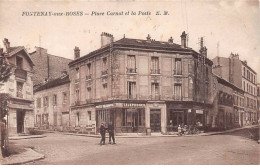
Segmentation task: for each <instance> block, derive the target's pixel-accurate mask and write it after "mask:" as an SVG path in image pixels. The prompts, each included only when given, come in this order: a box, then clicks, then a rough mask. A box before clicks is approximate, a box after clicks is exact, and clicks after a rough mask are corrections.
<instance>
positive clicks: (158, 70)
mask: <svg viewBox="0 0 260 168" xmlns="http://www.w3.org/2000/svg"><path fill="white" fill-rule="evenodd" d="M151 74H160V69H151Z"/></svg>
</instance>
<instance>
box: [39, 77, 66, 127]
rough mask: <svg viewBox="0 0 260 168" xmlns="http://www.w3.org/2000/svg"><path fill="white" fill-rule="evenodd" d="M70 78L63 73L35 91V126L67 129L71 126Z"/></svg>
mask: <svg viewBox="0 0 260 168" xmlns="http://www.w3.org/2000/svg"><path fill="white" fill-rule="evenodd" d="M69 88H70V80H69V76H68V75H66V74H63V75H62V76H61V77H59V78H57V79H55V80H50V81H48V82H46V83H44V84H42V85H41V86H39V87H37V89H35V91H34V115H35V116H34V118H35V120H34V121H35V127H38V128H39V129H49V130H58V131H66V130H68V128H69V124H70V123H69V111H70V93H69Z"/></svg>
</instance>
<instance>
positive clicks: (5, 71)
mask: <svg viewBox="0 0 260 168" xmlns="http://www.w3.org/2000/svg"><path fill="white" fill-rule="evenodd" d="M11 69H12V67H11V66H10V65H9V64H8V62H7V61H6V58H5V56H4V55H3V54H2V55H0V82H6V81H7V80H8V79H9V77H10V76H11Z"/></svg>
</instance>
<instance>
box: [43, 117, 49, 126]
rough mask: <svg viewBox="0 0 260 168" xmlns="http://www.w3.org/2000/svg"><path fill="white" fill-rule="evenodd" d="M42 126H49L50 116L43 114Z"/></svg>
mask: <svg viewBox="0 0 260 168" xmlns="http://www.w3.org/2000/svg"><path fill="white" fill-rule="evenodd" d="M42 124H45V125H48V124H49V114H42Z"/></svg>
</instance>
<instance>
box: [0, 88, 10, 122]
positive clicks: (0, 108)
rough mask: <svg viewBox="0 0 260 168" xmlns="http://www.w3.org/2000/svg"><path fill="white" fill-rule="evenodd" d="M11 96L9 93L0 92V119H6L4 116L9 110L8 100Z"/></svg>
mask: <svg viewBox="0 0 260 168" xmlns="http://www.w3.org/2000/svg"><path fill="white" fill-rule="evenodd" d="M9 99H10V96H9V94H7V93H0V121H4V117H5V116H6V114H7V112H8V102H9Z"/></svg>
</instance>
